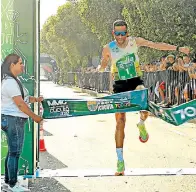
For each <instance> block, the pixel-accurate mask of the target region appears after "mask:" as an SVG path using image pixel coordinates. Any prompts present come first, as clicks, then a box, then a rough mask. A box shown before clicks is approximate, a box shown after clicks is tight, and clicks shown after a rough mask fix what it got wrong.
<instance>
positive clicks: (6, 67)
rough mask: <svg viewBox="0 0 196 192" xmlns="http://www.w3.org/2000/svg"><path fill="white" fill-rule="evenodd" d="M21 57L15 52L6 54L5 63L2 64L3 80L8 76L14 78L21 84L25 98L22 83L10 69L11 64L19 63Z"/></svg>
mask: <svg viewBox="0 0 196 192" xmlns="http://www.w3.org/2000/svg"><path fill="white" fill-rule="evenodd" d="M19 59H20V56H18V55H17V54H14V53H12V54H9V55H7V56H6V58H5V59H4V61H3V63H2V64H1V81H2V80H3V79H5V78H6V77H7V76H10V77H12V78H14V79H15V80H16V82H17V83H18V85H19V88H20V91H21V95H22V98H23V99H24V91H23V87H22V84H21V82H20V81H19V80H18V79H17V78H16V77H15V76H14V75H13V74H12V73H11V71H10V66H11V64H12V63H13V64H17V63H18V60H19Z"/></svg>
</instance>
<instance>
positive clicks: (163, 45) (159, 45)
mask: <svg viewBox="0 0 196 192" xmlns="http://www.w3.org/2000/svg"><path fill="white" fill-rule="evenodd" d="M136 43H137V46H138V47H142V46H143V47H149V48H153V49H158V50H163V51H180V52H182V53H185V54H187V55H188V54H189V53H190V49H189V48H188V47H178V46H175V45H170V44H167V43H158V42H152V41H148V40H146V39H143V38H141V37H138V38H136Z"/></svg>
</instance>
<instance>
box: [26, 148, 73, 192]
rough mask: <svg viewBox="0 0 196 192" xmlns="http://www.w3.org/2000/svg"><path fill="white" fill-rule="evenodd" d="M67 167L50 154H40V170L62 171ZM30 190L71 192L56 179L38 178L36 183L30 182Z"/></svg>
mask: <svg viewBox="0 0 196 192" xmlns="http://www.w3.org/2000/svg"><path fill="white" fill-rule="evenodd" d="M66 167H67V165H65V164H63V163H62V162H61V161H59V160H58V159H56V158H55V157H54V156H52V155H51V154H50V153H48V152H47V151H46V152H41V153H40V169H61V168H66ZM29 189H30V190H31V192H63V191H64V192H71V191H70V190H69V189H67V188H66V187H64V186H63V185H61V184H60V183H59V182H58V181H57V180H56V179H55V178H37V179H35V180H34V181H32V180H29Z"/></svg>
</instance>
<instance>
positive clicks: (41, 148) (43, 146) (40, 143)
mask: <svg viewBox="0 0 196 192" xmlns="http://www.w3.org/2000/svg"><path fill="white" fill-rule="evenodd" d="M40 114H41V115H42V114H43V108H42V107H41V106H40ZM43 124H44V123H43V121H42V122H41V123H40V128H39V133H40V138H39V151H40V152H44V151H46V147H45V141H44V129H43Z"/></svg>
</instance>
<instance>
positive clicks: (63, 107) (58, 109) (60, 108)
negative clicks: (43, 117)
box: [47, 99, 69, 116]
mask: <svg viewBox="0 0 196 192" xmlns="http://www.w3.org/2000/svg"><path fill="white" fill-rule="evenodd" d="M47 104H48V106H49V110H50V113H60V115H62V116H69V106H68V103H67V101H66V100H55V99H54V100H52V101H47Z"/></svg>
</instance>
